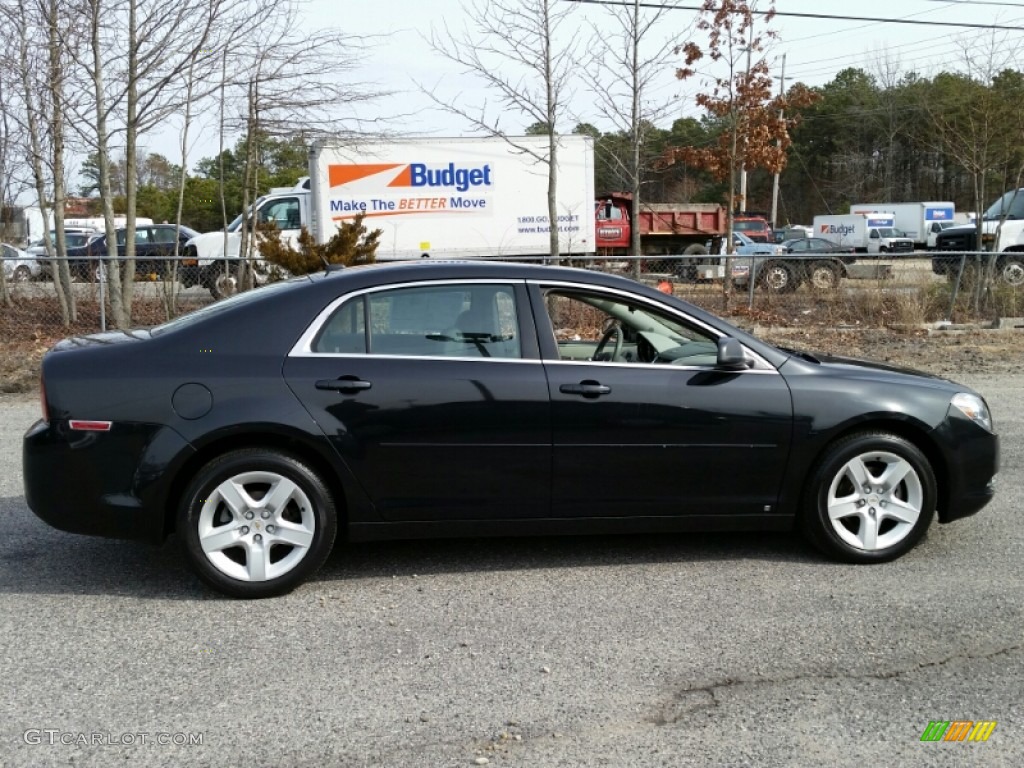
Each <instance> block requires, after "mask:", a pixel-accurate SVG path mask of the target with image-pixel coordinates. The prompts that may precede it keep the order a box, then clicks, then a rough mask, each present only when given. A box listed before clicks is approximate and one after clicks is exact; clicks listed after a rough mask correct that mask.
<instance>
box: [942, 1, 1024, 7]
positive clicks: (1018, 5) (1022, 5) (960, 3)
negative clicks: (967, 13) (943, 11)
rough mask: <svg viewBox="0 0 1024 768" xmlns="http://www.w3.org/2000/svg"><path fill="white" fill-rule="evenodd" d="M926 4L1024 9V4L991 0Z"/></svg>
mask: <svg viewBox="0 0 1024 768" xmlns="http://www.w3.org/2000/svg"><path fill="white" fill-rule="evenodd" d="M924 2H926V3H942V4H943V5H999V6H1003V7H1005V8H1024V3H997V2H994V1H993V0H924Z"/></svg>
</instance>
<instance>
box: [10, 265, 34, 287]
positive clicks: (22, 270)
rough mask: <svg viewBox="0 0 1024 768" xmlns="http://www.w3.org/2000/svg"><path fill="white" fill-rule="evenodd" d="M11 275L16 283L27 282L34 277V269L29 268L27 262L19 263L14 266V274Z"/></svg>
mask: <svg viewBox="0 0 1024 768" xmlns="http://www.w3.org/2000/svg"><path fill="white" fill-rule="evenodd" d="M11 277H12V279H13V280H14V282H16V283H27V282H28V281H29V280H31V279H32V270H31V269H29V268H28V265H27V264H19V265H18V266H16V267H15V268H14V274H13V275H12V276H11Z"/></svg>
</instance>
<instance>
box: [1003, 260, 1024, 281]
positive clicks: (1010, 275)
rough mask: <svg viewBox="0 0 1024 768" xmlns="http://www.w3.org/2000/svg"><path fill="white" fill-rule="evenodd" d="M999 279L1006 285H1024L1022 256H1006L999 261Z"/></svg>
mask: <svg viewBox="0 0 1024 768" xmlns="http://www.w3.org/2000/svg"><path fill="white" fill-rule="evenodd" d="M998 275H999V279H1000V280H1002V281H1003V282H1004V283H1006V284H1007V285H1012V286H1017V287H1019V286H1022V285H1024V257H1021V256H1019V255H1016V256H1006V257H1005V258H1003V259H1001V260H1000V262H999V272H998Z"/></svg>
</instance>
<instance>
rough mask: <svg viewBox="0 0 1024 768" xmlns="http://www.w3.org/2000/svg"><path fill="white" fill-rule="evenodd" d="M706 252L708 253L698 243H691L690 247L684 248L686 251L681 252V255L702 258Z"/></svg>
mask: <svg viewBox="0 0 1024 768" xmlns="http://www.w3.org/2000/svg"><path fill="white" fill-rule="evenodd" d="M707 252H708V249H707V248H705V247H704V246H703V245H701V244H700V243H692V244H691V245H688V246H686V250H685V251H683V255H684V256H703V255H704V254H706V253H707Z"/></svg>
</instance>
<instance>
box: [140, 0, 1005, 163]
mask: <svg viewBox="0 0 1024 768" xmlns="http://www.w3.org/2000/svg"><path fill="white" fill-rule="evenodd" d="M644 1H645V2H648V1H652V0H644ZM653 1H656V0H653ZM468 2H471V0H429V1H428V0H370V2H367V0H359V1H358V2H357V0H307V2H306V11H305V23H306V24H308V25H309V26H310V28H311V29H312V28H315V27H318V26H323V25H327V26H330V27H331V28H333V29H337V30H340V31H343V32H345V31H348V32H351V33H352V34H354V35H364V36H368V37H369V38H370V39H371V41H372V44H371V46H370V47H369V50H368V52H367V55H366V58H365V59H364V60H363V61H362V62H361V64H360V66H359V68H358V70H357V72H356V77H358V78H359V79H360V80H362V81H364V82H366V83H370V84H372V87H373V89H374V90H376V91H379V92H381V93H385V92H387V93H391V94H392V95H390V96H387V97H382V98H378V99H377V100H375V101H374V102H372V103H368V104H365V105H363V106H362V108H361V110H360V115H361V116H362V117H364V118H366V119H375V118H382V119H384V120H385V121H389V122H386V123H385V125H386V126H387V128H388V129H389V130H390V131H392V132H396V133H400V134H415V135H434V136H455V135H468V134H471V133H473V129H472V126H471V125H470V124H469V123H468V122H467V121H466V120H465V118H460V117H457V116H454V115H452V114H450V113H448V112H446V111H444V110H443V109H439V108H438V107H436V105H435V104H434V102H433V101H432V100H431V99H430V98H429V97H428V96H426V95H425V94H424V93H423V92H422V90H421V89H420V88H419V86H418V85H417V84H422V85H425V86H428V87H429V88H431V89H433V90H434V91H435V93H436V94H437V95H438V96H439V97H441V98H442V99H444V100H447V101H449V102H457V103H459V104H460V105H469V106H472V105H479V104H481V103H483V102H484V101H486V100H488V99H489V100H490V101H491V103H493V102H494V96H493V94H490V93H488V92H487V91H486V90H485V89H483V88H482V87H481V86H480V84H479V82H478V81H477V80H476V79H475V78H473V77H471V76H468V75H466V74H464V73H462V72H460V71H459V68H458V67H457V66H456V65H454V64H452V63H451V62H449V61H447V60H446V59H444V58H443V57H442V56H440V55H439V54H438V53H437V52H436V51H434V50H432V49H431V46H430V44H429V43H428V42H427V40H426V39H425V37H428V36H429V34H430V31H431V29H440V28H441V26H442V25H443V24H444V23H445V22H447V23H448V25H449V26H450V27H451V28H452V29H453V30H454V29H459V28H460V27H461V26H462V25H463V23H464V21H463V20H464V18H465V13H464V10H463V9H464V7H466V3H468ZM677 3H678V4H679V5H683V6H690V7H694V6H697V5H699V4H700V0H677ZM568 5H570V6H571V9H572V11H573V13H574V15H575V16H574V19H573V22H572V24H571V29H572V30H573V32H574V34H575V35H576V36H577V37H578V38H579V39H581V40H582V39H583V38H584V37H585V33H586V31H587V30H588V29H589V28H590V27H591V25H593V26H596V27H597V28H598V29H603V30H610V29H611V27H610V26H609V12H608V9H606V8H603V7H600V6H598V5H592V4H578V3H568ZM767 5H768V3H767V0H758V4H757V7H759V8H766V7H767ZM775 7H776V10H777V11H778V12H779V13H780V14H785V13H809V14H836V15H840V14H847V15H848V16H859V17H879V18H887V19H898V20H903V21H917V22H948V23H964V24H993V25H1002V26H1004V27H1005V26H1019V27H1024V0H999V1H996V0H993V1H991V2H986V1H983V0H899V2H895V0H858V2H856V3H851V2H839V1H838V0H776V4H775ZM695 17H696V13H695V12H694V11H692V10H676V11H672V12H670V13H668V14H666V15H665V16H664V17H663V20H662V21H661V22H660V23H659V24H658V26H657V27H656V29H655V30H654V32H653V33H652V38H651V40H652V41H657V42H658V43H659V44H660V43H661V41H663V40H678V41H680V42H682V41H685V40H686V39H689V38H691V37H692V38H693V39H694V40H695V41H696V42H698V43H699V44H702V45H703V44H706V33H691V34H686V32H687V30H688V29H689V28H690V26H691V24H692V21H693V19H694V18H695ZM770 26H771V28H772V29H773V30H774V31H775V32H777V33H778V39H777V40H775V41H773V42H772V43H771V44H770V49H769V50H768V51H767V52H766V53H765V57H766V59H767V61H768V62H769V64H770V66H771V71H772V74H773V77H775V78H777V80H776V82H778V78H780V77H781V76H782V74H783V62H784V66H785V82H786V83H787V84H792V83H793V82H796V81H797V80H799V81H801V82H803V83H805V84H807V85H824V84H826V83H828V82H829V81H831V80H832V79H833V78H834V77H835V75H836V73H837V72H839V71H840V70H842V69H844V68H846V67H861V68H864V69H866V70H867V71H869V72H872V73H874V74H878V73H880V72H882V71H883V70H885V69H888V70H890V71H895V72H897V73H900V74H902V73H906V72H917V73H919V74H921V75H924V76H928V75H930V74H934V73H935V72H937V71H941V70H942V69H943V68H946V69H950V68H960V69H962V66H960V65H961V63H962V61H963V59H964V54H963V49H964V47H965V45H966V46H967V47H969V48H971V49H972V50H989V49H991V48H992V47H993V46H994V47H995V48H996V49H997V50H999V51H1001V52H1007V51H1009V52H1012V51H1015V50H1016V49H1018V48H1021V49H1022V50H1024V46H1022V45H1021V43H1022V42H1024V31H1022V30H1005V29H1001V30H980V29H968V28H957V27H943V26H925V25H917V24H908V23H889V24H887V23H880V22H870V21H856V20H852V19H849V18H842V19H806V18H792V17H788V16H785V15H779V16H777V17H776V18H775V19H774V20H773V21H772V22H771V25H770ZM1012 65H1013V66H1016V67H1018V68H1024V64H1021V63H1016V62H1013V63H1012ZM673 73H674V65H670V66H667V67H666V69H665V74H664V76H663V77H662V78H661V80H660V82H659V86H658V93H659V96H660V97H662V98H663V100H664V101H665V102H667V103H669V105H670V106H669V109H668V112H667V113H666V115H665V117H664V118H663V119H661V120H660V121H659V125H660V127H663V128H668V127H670V126H671V123H672V121H673V120H674V119H676V118H679V117H688V116H689V117H699V116H700V114H701V113H700V110H699V108H698V107H697V106H696V105H695V104H694V99H693V97H694V95H695V94H696V93H697V92H698V90H699V89H700V87H701V85H702V80H701V77H700V76H698V77H695V78H692V79H691V80H688V81H686V82H685V83H681V82H680V81H678V80H677V79H676V78H675V77H674V74H673ZM573 111H574V113H575V115H576V117H577V118H578V119H579V120H581V121H586V122H591V123H593V124H595V125H596V126H597V127H598V128H599V129H601V130H602V131H610V130H614V126H613V125H611V124H609V123H608V122H607V121H602V120H601V119H600V118H599V117H598V116H597V115H596V114H595V113H594V109H593V97H592V95H591V94H589V93H588V92H587V91H586V87H585V86H584V85H578V86H577V87H576V89H575V98H574V100H573ZM532 122H533V120H532V119H529V118H526V117H524V116H522V115H518V114H514V113H509V114H505V115H503V116H502V126H503V128H505V129H506V130H508V131H509V132H510V133H515V132H521V131H522V130H524V129H525V128H526V127H527V126H528V125H530V124H531V123H532ZM565 129H566V130H568V129H571V126H566V127H565ZM215 133H216V132H215V131H205V132H202V131H200V132H197V134H196V135H198V136H199V137H200V138H198V139H197V140H196V143H195V144H194V145H193V147H192V149H191V151H190V158H189V165H190V166H192V165H194V163H195V161H196V160H198V159H199V158H202V157H207V156H211V155H214V154H216V149H217V148H216V145H215V143H214V140H213V138H211V137H213V136H215ZM150 148H151V151H159V152H162V153H165V154H167V155H168V156H169V157H171V158H175V157H176V156H177V155H178V151H177V149H176V148H175V144H174V138H173V136H172V137H170V139H168V138H167V137H154V141H152V142H151V143H150Z"/></svg>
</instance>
